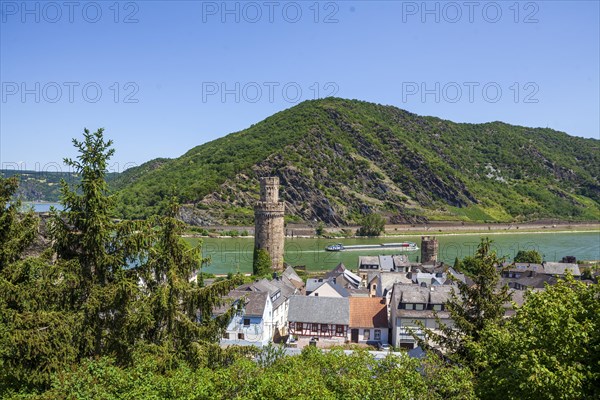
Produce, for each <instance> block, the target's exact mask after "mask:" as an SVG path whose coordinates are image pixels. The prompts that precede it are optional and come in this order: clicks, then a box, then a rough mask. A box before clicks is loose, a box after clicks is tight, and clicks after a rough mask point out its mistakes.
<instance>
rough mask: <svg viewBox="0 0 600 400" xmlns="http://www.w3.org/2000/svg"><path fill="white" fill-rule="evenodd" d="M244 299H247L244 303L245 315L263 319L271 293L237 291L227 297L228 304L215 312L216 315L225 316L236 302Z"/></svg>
mask: <svg viewBox="0 0 600 400" xmlns="http://www.w3.org/2000/svg"><path fill="white" fill-rule="evenodd" d="M243 297H245V299H246V301H245V303H244V310H245V312H244V315H247V316H256V317H262V316H263V314H264V313H265V306H266V305H267V299H268V297H269V293H267V292H252V291H245V290H235V289H234V290H232V291H230V292H229V293H228V294H227V296H226V297H225V302H226V304H224V305H222V306H220V307H217V308H216V309H215V310H214V314H215V315H221V314H224V313H225V312H226V311H227V310H229V308H230V307H231V305H232V304H233V303H234V302H235V301H237V300H240V299H241V298H243Z"/></svg>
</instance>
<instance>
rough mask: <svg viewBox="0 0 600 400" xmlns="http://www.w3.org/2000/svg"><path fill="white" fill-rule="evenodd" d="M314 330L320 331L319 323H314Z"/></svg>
mask: <svg viewBox="0 0 600 400" xmlns="http://www.w3.org/2000/svg"><path fill="white" fill-rule="evenodd" d="M312 331H313V332H319V324H312Z"/></svg>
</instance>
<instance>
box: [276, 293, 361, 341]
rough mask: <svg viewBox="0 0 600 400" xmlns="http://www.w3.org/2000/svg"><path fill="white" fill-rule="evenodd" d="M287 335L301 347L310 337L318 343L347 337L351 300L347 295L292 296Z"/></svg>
mask: <svg viewBox="0 0 600 400" xmlns="http://www.w3.org/2000/svg"><path fill="white" fill-rule="evenodd" d="M288 320H289V322H288V323H289V329H288V332H289V334H290V335H292V336H294V337H295V338H296V339H297V343H298V345H299V346H300V347H302V346H303V345H306V344H307V343H308V342H309V341H310V340H311V339H313V338H314V339H315V340H316V341H318V342H319V343H318V345H320V346H329V345H334V344H344V343H346V341H347V340H348V334H349V325H350V302H349V299H348V298H346V297H339V298H337V297H321V296H292V297H291V298H290V311H289V313H288Z"/></svg>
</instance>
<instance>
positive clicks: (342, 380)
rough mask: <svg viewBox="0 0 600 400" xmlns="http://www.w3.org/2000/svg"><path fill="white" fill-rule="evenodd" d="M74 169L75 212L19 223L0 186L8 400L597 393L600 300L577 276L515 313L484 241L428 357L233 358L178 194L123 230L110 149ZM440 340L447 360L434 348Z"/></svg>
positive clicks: (315, 353)
mask: <svg viewBox="0 0 600 400" xmlns="http://www.w3.org/2000/svg"><path fill="white" fill-rule="evenodd" d="M74 144H75V146H76V148H77V149H78V151H79V156H78V157H77V158H76V159H67V160H65V162H66V164H67V165H69V166H71V167H72V168H73V169H74V170H75V171H77V173H78V174H79V175H80V176H81V180H80V181H79V183H77V184H76V185H75V187H73V186H71V185H69V184H68V183H67V182H63V183H62V184H61V202H62V204H63V206H64V209H63V210H61V211H54V212H52V213H51V215H50V216H49V217H48V218H47V219H44V220H40V218H39V216H37V215H35V214H34V213H32V212H26V213H23V212H22V210H21V206H20V204H19V201H18V200H15V198H14V194H15V193H16V191H17V190H18V184H19V182H18V179H17V178H16V177H11V178H0V201H1V202H2V203H3V204H4V207H0V397H2V398H15V399H92V398H94V399H233V398H236V399H280V398H299V399H313V398H323V399H392V398H393V399H474V398H485V399H498V398H507V399H589V398H598V397H600V290H599V286H598V284H590V285H586V284H584V283H582V282H578V281H575V280H573V278H571V277H567V278H566V280H564V281H561V282H559V283H558V284H557V285H554V286H552V287H548V288H547V289H546V290H545V291H542V292H532V293H530V294H529V295H528V296H527V300H526V302H525V303H524V305H523V306H520V307H517V306H515V314H514V316H512V317H510V318H505V317H504V316H503V315H504V314H503V306H504V304H505V302H506V301H507V300H508V299H509V298H510V295H509V293H508V292H507V290H506V289H505V288H504V289H499V288H498V287H497V282H498V273H497V271H496V268H495V267H494V266H495V265H496V264H497V263H499V262H501V260H500V259H498V258H497V257H496V255H495V253H493V252H492V251H491V249H490V242H489V241H487V240H483V241H482V242H481V244H480V246H479V248H478V250H477V252H476V253H475V254H474V255H473V256H470V257H467V258H465V259H464V260H462V261H461V265H462V266H463V268H464V271H465V272H468V273H470V275H471V277H472V278H473V280H474V282H475V284H474V285H472V286H461V285H460V284H459V286H460V295H454V296H453V298H452V299H451V301H450V302H449V303H448V307H449V309H450V311H451V315H452V319H453V320H454V321H455V322H456V327H455V328H454V329H445V330H442V333H443V334H441V335H440V334H439V333H436V332H430V335H429V338H430V340H431V341H430V342H429V341H428V342H422V343H421V345H422V346H423V347H424V348H426V349H428V352H427V356H426V357H425V358H423V359H413V358H409V357H408V356H407V355H406V354H400V355H389V356H387V357H385V358H384V359H383V360H377V359H375V358H374V357H373V355H371V354H370V353H368V352H365V351H355V352H354V353H353V354H351V355H346V354H345V353H344V352H342V351H341V350H339V349H338V350H336V349H334V350H332V351H329V352H326V353H323V352H321V351H319V350H317V349H315V348H311V347H308V348H307V349H305V350H303V351H302V354H301V355H297V356H285V355H284V354H283V352H282V349H281V348H278V347H275V346H269V347H267V348H264V349H260V350H259V349H257V348H253V347H249V348H243V347H230V348H227V349H224V348H221V347H220V346H219V345H218V340H219V338H220V337H221V335H222V332H223V329H224V327H225V325H226V323H227V322H228V320H229V318H231V316H232V315H233V313H235V312H236V310H235V307H230V309H229V312H227V313H225V314H223V315H222V316H219V317H213V315H212V309H213V308H214V307H215V306H218V305H222V300H221V298H222V295H223V294H225V293H227V292H228V291H229V290H230V289H231V288H233V287H235V286H237V285H239V284H240V283H241V282H242V281H243V279H244V278H243V277H241V276H237V275H233V276H229V277H227V278H226V279H223V280H220V281H217V282H215V283H212V284H210V285H208V286H205V285H204V282H203V281H202V279H201V278H202V275H200V279H199V280H198V281H197V282H190V277H191V276H192V275H193V274H194V273H195V272H197V271H198V270H199V269H201V267H202V265H203V264H205V263H206V262H208V260H207V259H205V258H203V257H202V252H201V247H195V248H192V247H190V246H189V245H187V244H186V242H184V241H183V240H182V238H181V233H182V229H183V224H182V222H181V221H180V220H178V219H177V218H176V216H177V215H178V205H177V196H176V195H174V193H166V194H165V195H164V196H163V197H162V198H161V199H160V202H161V203H162V204H161V205H160V207H159V208H160V209H161V210H163V213H162V214H160V215H158V214H157V215H152V216H150V217H149V218H147V219H145V220H136V221H132V220H121V219H116V218H115V216H116V215H117V213H116V202H115V197H114V195H111V194H110V191H109V190H108V185H107V182H106V166H107V160H108V159H110V157H111V156H112V155H113V152H114V149H113V148H112V142H111V141H110V140H105V138H104V135H103V131H102V130H98V131H97V132H94V133H91V132H89V131H87V130H86V131H85V132H84V135H83V139H82V140H81V141H79V140H75V141H74ZM431 343H437V344H438V345H439V346H441V348H442V349H444V352H443V353H440V352H438V351H436V350H435V349H436V348H439V347H435V348H433V347H432V348H431V349H430V348H429V345H430V344H431Z"/></svg>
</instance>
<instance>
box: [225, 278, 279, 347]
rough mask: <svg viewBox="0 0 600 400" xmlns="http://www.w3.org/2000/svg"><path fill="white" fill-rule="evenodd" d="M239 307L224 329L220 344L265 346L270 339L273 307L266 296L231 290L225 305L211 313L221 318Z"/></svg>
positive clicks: (265, 293) (264, 293)
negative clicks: (230, 310) (232, 308)
mask: <svg viewBox="0 0 600 400" xmlns="http://www.w3.org/2000/svg"><path fill="white" fill-rule="evenodd" d="M232 306H234V307H240V309H239V310H238V311H237V312H236V313H235V314H234V316H233V317H232V318H231V320H230V321H229V324H228V325H227V327H226V328H225V332H224V334H223V337H222V338H221V340H220V344H221V345H224V346H230V345H237V346H258V347H262V346H265V345H267V344H268V343H269V342H270V341H271V339H272V337H273V329H272V327H273V325H272V323H270V321H271V319H272V317H273V303H272V301H271V297H270V296H269V293H268V292H255V291H246V290H232V291H230V292H229V294H228V295H227V296H226V297H225V304H224V305H222V306H221V307H218V308H217V309H216V310H215V311H214V315H215V316H218V315H223V314H224V313H226V312H227V311H228V310H229V309H230V307H232Z"/></svg>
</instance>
